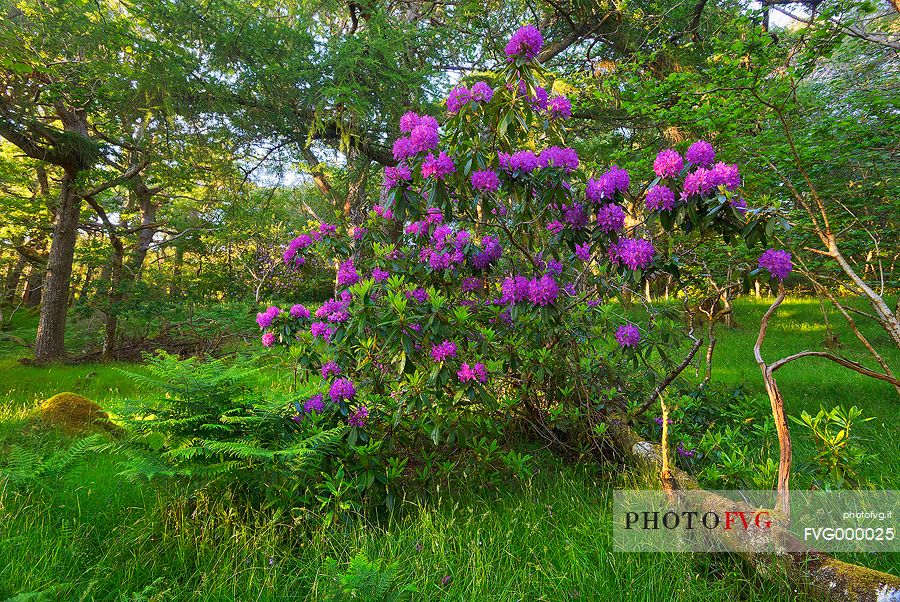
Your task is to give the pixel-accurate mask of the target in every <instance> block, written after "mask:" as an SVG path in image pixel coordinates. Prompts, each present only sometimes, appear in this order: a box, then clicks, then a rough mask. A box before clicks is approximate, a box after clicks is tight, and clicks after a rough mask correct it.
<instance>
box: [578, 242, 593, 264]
mask: <svg viewBox="0 0 900 602" xmlns="http://www.w3.org/2000/svg"><path fill="white" fill-rule="evenodd" d="M575 257H577V258H578V259H580V260H581V261H590V260H591V243H589V242H586V243H584V244H583V245H575Z"/></svg>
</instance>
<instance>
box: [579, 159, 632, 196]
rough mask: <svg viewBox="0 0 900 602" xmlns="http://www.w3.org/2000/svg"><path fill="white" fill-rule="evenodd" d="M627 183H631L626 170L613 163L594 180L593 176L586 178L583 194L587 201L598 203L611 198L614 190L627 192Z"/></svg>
mask: <svg viewBox="0 0 900 602" xmlns="http://www.w3.org/2000/svg"><path fill="white" fill-rule="evenodd" d="M629 184H631V178H630V177H629V176H628V172H627V171H626V170H624V169H622V168H621V167H619V166H618V165H613V166H612V167H610V168H609V171H607V172H606V173H604V174H603V175H601V176H600V177H599V178H597V179H596V180H595V179H593V178H591V179H590V180H588V183H587V188H585V191H584V195H585V197H587V199H588V200H589V201H591V202H594V203H600V202H602V201H603V200H608V199H612V198H613V196H614V195H615V193H616V192H621V193H625V192H627V191H628V186H629Z"/></svg>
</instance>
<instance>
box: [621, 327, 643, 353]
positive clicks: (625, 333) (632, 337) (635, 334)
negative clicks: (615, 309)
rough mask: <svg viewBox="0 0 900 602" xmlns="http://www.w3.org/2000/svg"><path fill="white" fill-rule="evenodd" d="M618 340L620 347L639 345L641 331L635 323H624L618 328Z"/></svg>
mask: <svg viewBox="0 0 900 602" xmlns="http://www.w3.org/2000/svg"><path fill="white" fill-rule="evenodd" d="M616 341H618V342H619V346H620V347H637V345H638V343H640V341H641V331H640V330H638V327H637V326H635V325H634V324H624V325H622V326H619V328H618V329H617V330H616Z"/></svg>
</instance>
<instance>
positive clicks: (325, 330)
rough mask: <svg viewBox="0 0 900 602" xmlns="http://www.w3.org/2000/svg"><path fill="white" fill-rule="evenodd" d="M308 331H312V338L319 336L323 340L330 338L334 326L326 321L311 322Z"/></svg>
mask: <svg viewBox="0 0 900 602" xmlns="http://www.w3.org/2000/svg"><path fill="white" fill-rule="evenodd" d="M309 332H310V333H312V336H313V338H314V339H316V338H321V339H322V340H323V341H328V340H331V335H333V334H334V328H332V327H331V326H329V325H328V323H327V322H313V323H312V325H311V326H310V327H309Z"/></svg>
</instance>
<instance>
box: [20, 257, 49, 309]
mask: <svg viewBox="0 0 900 602" xmlns="http://www.w3.org/2000/svg"><path fill="white" fill-rule="evenodd" d="M43 283H44V272H43V270H41V268H40V266H38V265H32V266H31V268H29V270H28V277H27V278H26V279H25V290H24V291H22V300H23V301H24V303H25V307H37V306H38V305H40V304H41V289H42V288H43Z"/></svg>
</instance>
